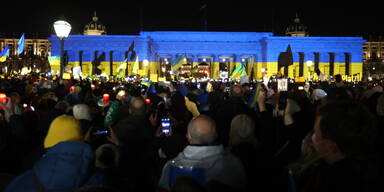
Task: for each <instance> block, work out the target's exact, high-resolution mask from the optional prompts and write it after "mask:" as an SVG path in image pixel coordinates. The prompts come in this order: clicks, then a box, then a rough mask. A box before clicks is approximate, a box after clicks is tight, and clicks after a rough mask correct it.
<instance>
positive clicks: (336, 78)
mask: <svg viewBox="0 0 384 192" xmlns="http://www.w3.org/2000/svg"><path fill="white" fill-rule="evenodd" d="M335 81H336V83H340V82H341V81H342V78H341V75H340V74H337V75H335Z"/></svg>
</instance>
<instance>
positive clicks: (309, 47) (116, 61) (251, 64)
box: [49, 13, 365, 80]
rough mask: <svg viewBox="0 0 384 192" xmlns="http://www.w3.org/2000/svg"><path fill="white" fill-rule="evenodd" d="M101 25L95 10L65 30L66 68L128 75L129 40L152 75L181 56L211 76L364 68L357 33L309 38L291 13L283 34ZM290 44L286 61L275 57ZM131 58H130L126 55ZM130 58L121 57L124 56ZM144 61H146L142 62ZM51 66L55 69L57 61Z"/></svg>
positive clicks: (55, 45) (358, 72)
mask: <svg viewBox="0 0 384 192" xmlns="http://www.w3.org/2000/svg"><path fill="white" fill-rule="evenodd" d="M105 34H106V30H105V26H104V25H102V24H101V23H100V21H99V20H98V18H97V16H96V13H95V15H94V17H93V20H92V21H91V22H90V23H89V24H87V25H86V26H85V28H84V35H70V36H69V38H68V39H66V40H65V46H64V50H65V54H64V55H65V57H66V60H67V61H68V64H67V69H71V68H72V69H73V68H75V67H77V69H79V67H78V66H80V69H81V71H82V74H83V75H85V76H87V75H91V74H100V73H103V74H105V75H107V76H112V75H116V74H117V73H119V74H120V75H121V72H122V71H125V73H124V74H123V75H128V76H129V75H132V68H133V64H134V63H135V60H136V59H135V58H133V59H132V58H131V57H130V54H131V53H132V52H130V51H128V49H129V47H130V46H131V45H133V44H132V43H133V42H134V51H135V52H136V54H137V56H138V60H139V70H138V74H139V75H141V76H146V77H149V78H151V79H157V78H160V77H161V78H163V77H165V76H167V75H169V74H170V73H174V71H171V64H172V61H174V60H175V59H176V58H178V57H179V56H180V55H182V56H183V57H185V59H184V64H183V65H182V66H181V67H180V69H179V70H178V71H177V72H178V73H179V74H182V75H185V74H187V75H191V74H192V73H193V72H197V73H200V74H204V75H205V76H208V77H210V78H213V79H217V78H225V77H229V76H230V74H231V73H232V72H233V70H234V69H235V68H236V66H237V65H239V64H240V63H243V64H244V66H245V68H246V72H247V75H248V76H250V77H251V78H252V79H260V78H262V77H263V76H272V75H276V74H284V75H285V76H287V77H290V78H296V77H303V78H307V79H308V78H310V79H313V78H316V77H317V76H316V75H315V73H314V71H315V70H316V69H320V71H322V72H323V73H324V74H325V75H329V76H333V75H336V74H341V75H343V77H344V78H347V77H354V80H361V78H362V70H363V62H362V55H363V50H362V48H363V44H364V42H365V41H364V40H363V39H362V37H309V36H308V33H307V28H306V26H304V25H303V24H301V23H300V19H299V18H298V16H297V14H296V18H295V19H294V22H293V24H292V25H290V26H288V27H287V30H286V35H287V36H274V35H273V33H258V32H196V31H143V32H141V33H140V34H139V35H105ZM49 41H50V42H51V43H52V56H59V55H60V54H59V53H60V43H59V39H58V38H57V37H56V36H55V35H52V36H51V37H50V38H49ZM288 49H289V55H290V56H289V58H291V59H290V63H289V64H284V65H282V62H281V61H280V60H279V59H280V58H281V55H283V53H286V52H287V50H288ZM129 58H131V59H129ZM127 60H128V61H129V62H126V61H127ZM143 61H145V62H143ZM51 68H52V69H53V70H55V71H57V70H58V69H59V63H58V62H52V63H51Z"/></svg>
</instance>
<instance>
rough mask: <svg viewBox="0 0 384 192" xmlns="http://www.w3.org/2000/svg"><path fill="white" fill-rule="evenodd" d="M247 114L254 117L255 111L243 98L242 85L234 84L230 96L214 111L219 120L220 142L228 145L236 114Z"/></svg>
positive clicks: (217, 120)
mask: <svg viewBox="0 0 384 192" xmlns="http://www.w3.org/2000/svg"><path fill="white" fill-rule="evenodd" d="M239 114H246V115H249V116H250V117H252V118H254V117H255V113H254V112H253V111H252V110H251V109H249V107H248V106H247V104H246V103H245V101H244V100H243V89H242V87H241V86H240V85H233V86H232V87H231V89H230V93H229V98H228V99H227V100H226V101H225V103H224V104H223V105H221V107H219V108H217V110H216V111H215V112H214V115H213V118H214V119H215V121H216V122H217V127H218V135H219V142H220V143H222V144H223V145H224V146H227V145H228V138H229V130H230V124H231V121H232V119H233V117H235V116H236V115H239Z"/></svg>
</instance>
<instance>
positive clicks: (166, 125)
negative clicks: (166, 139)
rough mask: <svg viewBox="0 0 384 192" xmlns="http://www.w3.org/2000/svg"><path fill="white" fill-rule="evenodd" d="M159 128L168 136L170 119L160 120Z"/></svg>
mask: <svg viewBox="0 0 384 192" xmlns="http://www.w3.org/2000/svg"><path fill="white" fill-rule="evenodd" d="M161 127H162V132H163V133H164V134H169V132H170V130H171V119H170V118H169V117H165V118H161Z"/></svg>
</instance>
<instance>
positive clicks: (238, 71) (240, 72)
mask: <svg viewBox="0 0 384 192" xmlns="http://www.w3.org/2000/svg"><path fill="white" fill-rule="evenodd" d="M246 75H247V72H246V71H245V66H244V64H243V63H240V64H239V65H238V66H237V67H236V68H235V70H233V72H232V74H231V79H240V77H243V76H246Z"/></svg>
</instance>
